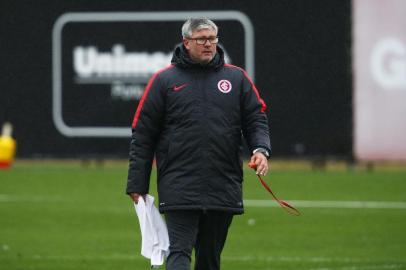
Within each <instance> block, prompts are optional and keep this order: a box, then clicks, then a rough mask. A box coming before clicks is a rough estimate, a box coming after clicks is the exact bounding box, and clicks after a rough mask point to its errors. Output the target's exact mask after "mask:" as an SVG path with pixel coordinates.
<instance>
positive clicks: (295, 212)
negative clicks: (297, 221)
mask: <svg viewBox="0 0 406 270" xmlns="http://www.w3.org/2000/svg"><path fill="white" fill-rule="evenodd" d="M248 166H249V167H250V168H252V169H254V170H256V168H257V165H255V164H253V163H249V164H248ZM257 176H258V179H259V181H261V184H262V185H263V186H264V188H265V189H266V190H267V191H268V192H269V193H270V194H271V195H272V197H273V198H274V200H275V201H276V202H277V203H278V204H279V205H280V206H281V207H282V208H283V209H284V210H285V211H286V212H288V213H289V214H291V215H294V216H300V212H299V211H298V210H297V209H296V208H294V207H293V206H292V205H290V204H288V203H287V202H285V201H283V200H280V199H278V198H277V197H276V196H275V193H273V191H272V189H271V188H270V187H269V185H268V184H267V183H266V182H265V181H264V180H263V179H262V177H261V176H260V175H259V174H257Z"/></svg>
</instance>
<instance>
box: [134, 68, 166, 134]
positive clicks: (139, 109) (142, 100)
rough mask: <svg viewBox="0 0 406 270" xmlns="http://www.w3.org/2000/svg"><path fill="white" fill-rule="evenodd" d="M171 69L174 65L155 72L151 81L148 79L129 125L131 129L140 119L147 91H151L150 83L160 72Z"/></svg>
mask: <svg viewBox="0 0 406 270" xmlns="http://www.w3.org/2000/svg"><path fill="white" fill-rule="evenodd" d="M172 67H174V65H170V66H168V67H166V68H164V69H161V70H159V71H158V72H156V73H155V74H154V75H152V77H151V79H149V81H148V84H147V86H146V87H145V91H144V94H143V95H142V98H141V100H140V103H139V104H138V107H137V111H136V112H135V115H134V119H133V123H132V125H131V127H132V128H133V129H134V128H135V126H136V125H137V123H138V119H139V117H140V114H141V110H142V107H143V106H144V102H145V99H146V98H147V95H148V92H149V90H150V89H151V85H152V83H153V82H154V80H155V78H156V77H157V76H158V75H159V73H161V72H163V71H165V70H167V69H170V68H172Z"/></svg>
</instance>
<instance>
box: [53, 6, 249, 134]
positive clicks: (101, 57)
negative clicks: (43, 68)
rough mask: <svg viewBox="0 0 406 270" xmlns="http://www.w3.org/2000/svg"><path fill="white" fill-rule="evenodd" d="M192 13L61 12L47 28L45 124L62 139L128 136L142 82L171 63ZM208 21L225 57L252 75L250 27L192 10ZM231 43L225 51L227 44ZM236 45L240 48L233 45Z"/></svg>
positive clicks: (240, 19)
mask: <svg viewBox="0 0 406 270" xmlns="http://www.w3.org/2000/svg"><path fill="white" fill-rule="evenodd" d="M192 13H193V12H105V13H91V12H90V13H89V12H88V13H66V14H64V15H62V16H61V17H59V18H58V20H57V21H56V23H55V25H54V29H53V119H54V124H55V126H56V127H57V129H58V130H59V132H60V133H62V134H63V135H65V136H67V137H129V136H130V132H131V131H130V128H129V127H130V124H129V123H131V119H129V117H128V116H129V115H132V114H133V113H134V112H135V110H136V105H137V104H138V101H139V100H140V99H141V97H142V95H143V93H144V88H145V86H146V84H147V83H148V80H149V78H150V77H151V76H152V75H153V74H154V73H155V72H157V71H158V70H160V69H163V68H165V67H167V66H168V65H169V64H170V63H171V58H172V52H173V49H174V47H175V46H176V45H177V44H179V43H180V42H181V41H182V35H181V31H180V29H181V26H182V24H183V22H184V21H185V20H186V19H188V18H189V17H190V16H191V14H192ZM195 13H196V14H194V15H195V16H206V17H209V18H212V19H215V20H216V22H218V24H219V27H220V29H221V28H222V27H223V26H224V27H226V28H227V29H233V31H230V32H229V33H228V35H227V34H226V35H225V36H220V43H219V44H220V46H223V47H224V49H225V52H226V55H225V58H226V59H225V60H226V62H228V63H231V62H233V63H236V64H238V65H240V66H243V67H245V68H246V69H247V71H248V73H249V74H250V75H251V76H254V47H253V41H254V39H253V27H252V25H251V22H250V20H249V19H248V17H246V16H245V15H244V14H243V13H241V12H236V11H218V12H216V11H212V12H195ZM227 44H233V46H229V48H228V46H227ZM235 44H240V45H241V46H235Z"/></svg>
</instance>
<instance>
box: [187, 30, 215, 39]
mask: <svg viewBox="0 0 406 270" xmlns="http://www.w3.org/2000/svg"><path fill="white" fill-rule="evenodd" d="M212 36H216V31H214V29H212V28H204V29H200V30H196V31H194V32H193V33H192V37H212Z"/></svg>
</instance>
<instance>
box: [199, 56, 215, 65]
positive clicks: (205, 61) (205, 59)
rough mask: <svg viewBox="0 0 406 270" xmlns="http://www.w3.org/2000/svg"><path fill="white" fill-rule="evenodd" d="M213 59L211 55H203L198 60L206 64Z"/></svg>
mask: <svg viewBox="0 0 406 270" xmlns="http://www.w3.org/2000/svg"><path fill="white" fill-rule="evenodd" d="M212 59H213V57H205V58H202V59H201V60H200V62H201V63H202V64H208V63H210V61H211V60H212Z"/></svg>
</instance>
